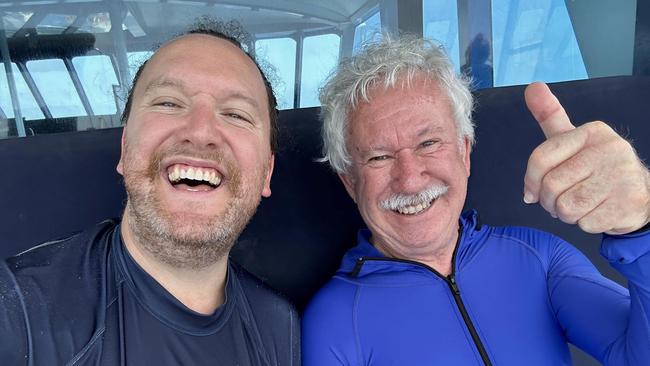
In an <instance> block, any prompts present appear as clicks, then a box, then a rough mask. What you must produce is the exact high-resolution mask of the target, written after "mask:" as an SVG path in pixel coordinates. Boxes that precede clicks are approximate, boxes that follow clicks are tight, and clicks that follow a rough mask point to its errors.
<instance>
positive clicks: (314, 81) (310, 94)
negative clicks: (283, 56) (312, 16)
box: [300, 34, 341, 107]
mask: <svg viewBox="0 0 650 366" xmlns="http://www.w3.org/2000/svg"><path fill="white" fill-rule="evenodd" d="M340 45H341V37H339V36H338V35H336V34H323V35H319V36H313V37H305V39H304V40H303V42H302V73H301V80H300V107H315V106H318V105H320V102H319V101H318V89H319V88H320V87H321V86H322V84H323V82H324V81H325V78H326V77H327V76H328V75H329V73H330V72H331V71H332V69H334V67H336V65H337V64H338V62H339V49H340Z"/></svg>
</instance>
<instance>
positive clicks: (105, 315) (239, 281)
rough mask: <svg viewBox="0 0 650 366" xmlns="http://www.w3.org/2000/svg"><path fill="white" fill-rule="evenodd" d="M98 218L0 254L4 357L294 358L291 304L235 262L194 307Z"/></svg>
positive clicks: (278, 365)
mask: <svg viewBox="0 0 650 366" xmlns="http://www.w3.org/2000/svg"><path fill="white" fill-rule="evenodd" d="M119 228H120V226H119V225H116V224H115V223H113V222H104V223H102V224H99V225H96V226H95V227H93V228H92V229H90V230H87V231H85V232H83V233H80V234H78V235H75V236H73V237H70V238H68V239H65V240H60V241H57V242H52V243H48V244H46V245H41V246H39V247H36V248H33V249H31V250H29V251H27V252H25V253H23V254H20V255H18V256H15V257H12V258H8V259H7V260H6V261H0V364H2V365H12V366H13V365H28V366H32V365H48V366H49V365H79V366H81V365H94V366H99V365H111V366H113V365H123V366H124V365H156V366H165V365H193V366H200V365H224V366H231V365H239V366H299V365H300V355H299V351H300V346H299V340H300V336H299V325H298V324H299V321H298V316H297V313H296V312H295V311H294V309H293V307H292V306H291V305H290V304H289V303H288V302H287V301H286V300H285V299H284V298H282V297H281V296H279V295H278V294H276V293H275V292H274V291H272V290H271V289H269V288H268V287H266V286H264V285H263V284H262V283H261V282H260V281H259V280H257V279H255V278H254V277H253V276H252V275H250V274H248V273H247V272H246V271H244V270H243V269H241V268H239V267H238V266H236V265H235V264H234V263H229V265H228V275H227V280H226V284H225V302H224V304H222V305H221V306H220V307H219V308H218V309H217V310H216V311H215V312H214V313H213V314H210V315H203V314H198V313H196V312H193V311H192V310H191V309H189V308H187V307H185V305H183V304H182V303H181V302H179V301H178V300H177V299H176V298H174V297H173V296H172V295H171V294H170V293H169V292H167V291H166V290H165V289H164V288H163V287H162V286H161V285H160V284H158V283H157V282H156V281H155V280H154V279H153V278H152V277H151V276H149V274H148V273H146V272H145V271H144V270H143V269H142V268H141V267H139V266H138V264H137V263H136V262H135V261H134V260H133V259H132V258H131V257H130V256H129V254H128V252H127V251H126V249H125V248H124V244H123V243H122V239H121V235H120V229H119Z"/></svg>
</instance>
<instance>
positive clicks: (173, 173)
mask: <svg viewBox="0 0 650 366" xmlns="http://www.w3.org/2000/svg"><path fill="white" fill-rule="evenodd" d="M167 176H168V178H169V181H170V182H172V183H176V182H178V181H180V180H181V179H192V180H198V181H204V182H209V183H210V184H212V185H214V186H218V185H219V184H221V176H219V174H218V173H217V172H216V171H214V170H212V169H206V170H204V169H201V168H194V167H182V166H179V165H176V166H174V168H173V169H170V170H169V172H168V174H167Z"/></svg>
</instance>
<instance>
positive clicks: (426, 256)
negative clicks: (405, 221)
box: [370, 227, 459, 277]
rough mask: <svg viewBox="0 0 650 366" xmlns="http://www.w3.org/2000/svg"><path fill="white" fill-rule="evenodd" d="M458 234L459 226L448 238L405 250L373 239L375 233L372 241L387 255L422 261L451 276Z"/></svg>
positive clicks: (444, 274)
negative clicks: (396, 248)
mask: <svg viewBox="0 0 650 366" xmlns="http://www.w3.org/2000/svg"><path fill="white" fill-rule="evenodd" d="M458 235H459V233H458V227H456V229H455V230H453V231H451V232H450V234H449V235H448V237H447V238H445V239H444V240H442V241H440V242H437V243H431V244H430V245H427V246H425V247H422V248H418V249H414V250H410V249H409V250H404V251H403V252H400V251H397V250H394V249H391V246H389V245H384V244H383V243H380V242H379V241H377V242H375V241H374V240H372V239H373V238H374V235H373V237H371V240H370V241H371V243H372V244H373V245H374V246H375V248H377V249H378V250H379V251H380V252H382V253H384V255H386V256H387V257H391V258H399V259H406V260H411V261H415V262H419V263H422V264H424V265H427V266H429V267H431V268H432V269H434V270H435V271H436V272H438V273H440V274H441V275H442V276H445V277H446V276H449V275H450V274H451V272H452V270H453V266H454V263H453V259H454V258H453V257H454V250H455V249H456V242H457V241H458ZM395 247H396V246H392V248H395Z"/></svg>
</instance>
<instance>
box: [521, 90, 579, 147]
mask: <svg viewBox="0 0 650 366" xmlns="http://www.w3.org/2000/svg"><path fill="white" fill-rule="evenodd" d="M524 97H525V99H526V105H527V106H528V109H529V110H530V113H532V115H533V117H535V119H536V120H537V122H538V123H539V126H540V127H541V128H542V131H543V132H544V135H545V136H546V138H550V137H553V136H556V135H559V134H561V133H564V132H567V131H570V130H572V129H574V128H575V127H574V126H573V124H572V123H571V120H570V119H569V116H568V115H567V114H566V112H565V111H564V108H563V107H562V105H561V104H560V102H559V101H558V99H557V98H556V97H555V95H553V93H551V90H550V89H549V88H548V86H546V84H544V83H540V82H536V83H532V84H530V85H528V87H526V91H525V92H524Z"/></svg>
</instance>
